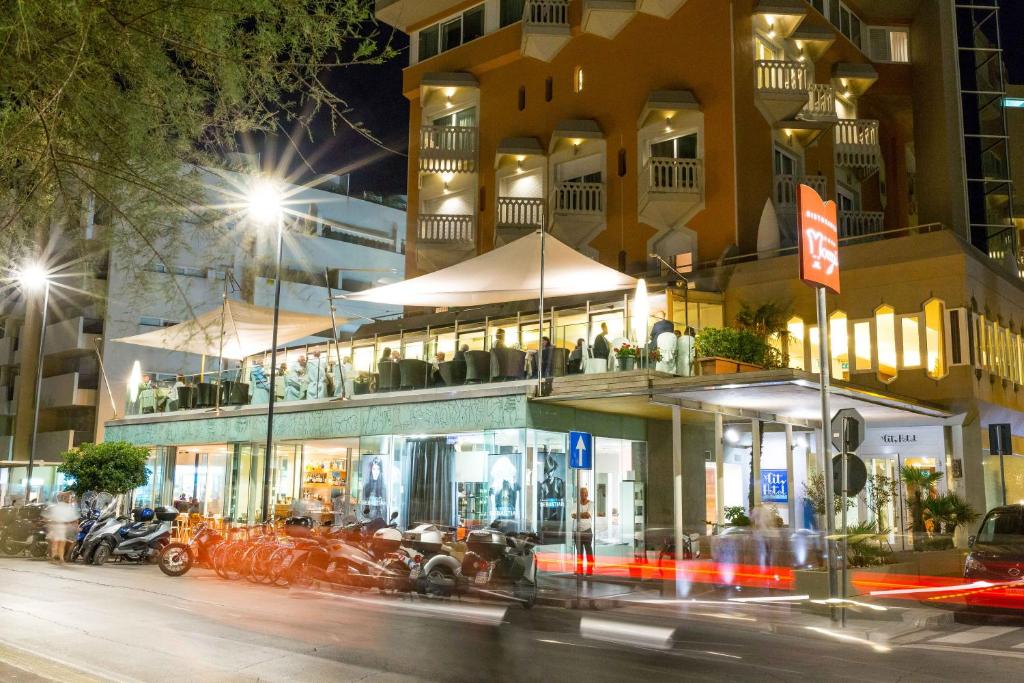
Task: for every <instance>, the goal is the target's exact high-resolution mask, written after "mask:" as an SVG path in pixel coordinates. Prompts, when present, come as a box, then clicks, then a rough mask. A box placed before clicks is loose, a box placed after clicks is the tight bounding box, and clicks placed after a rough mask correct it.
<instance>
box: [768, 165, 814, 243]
mask: <svg viewBox="0 0 1024 683" xmlns="http://www.w3.org/2000/svg"><path fill="white" fill-rule="evenodd" d="M800 185H808V186H810V187H813V188H814V190H815V191H816V192H817V193H818V194H819V195H821V196H822V197H828V179H827V178H826V177H825V176H820V175H818V176H802V177H801V176H795V175H777V176H775V188H774V193H773V195H772V198H773V200H774V203H775V214H776V216H777V218H778V219H779V237H780V242H781V244H782V245H783V246H793V245H795V244H796V202H797V195H798V192H797V188H798V187H799V186H800Z"/></svg>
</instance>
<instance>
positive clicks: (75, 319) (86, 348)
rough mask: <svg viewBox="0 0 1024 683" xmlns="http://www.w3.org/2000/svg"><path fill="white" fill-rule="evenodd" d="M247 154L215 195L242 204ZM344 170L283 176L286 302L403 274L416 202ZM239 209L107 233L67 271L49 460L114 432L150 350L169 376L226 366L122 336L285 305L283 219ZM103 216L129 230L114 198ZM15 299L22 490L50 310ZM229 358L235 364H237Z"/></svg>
mask: <svg viewBox="0 0 1024 683" xmlns="http://www.w3.org/2000/svg"><path fill="white" fill-rule="evenodd" d="M233 168H235V169H236V170H225V169H218V170H216V171H214V170H201V171H200V172H201V173H202V174H203V176H204V184H205V185H206V186H207V187H208V188H209V189H208V200H209V205H210V206H211V207H218V206H223V205H231V204H233V203H234V204H237V203H238V201H237V199H231V198H232V197H237V196H238V194H239V193H240V192H241V191H242V189H243V188H245V187H246V186H247V185H248V184H249V179H250V176H249V174H248V172H247V171H246V170H245V169H246V167H245V166H244V165H243V166H237V165H236V166H234V167H233ZM344 180H345V179H342V178H334V179H331V178H326V179H324V182H322V183H320V184H319V185H318V186H317V187H298V186H286V187H284V188H283V189H282V194H283V195H285V196H287V197H288V199H287V204H288V210H289V218H288V219H287V222H286V239H285V241H284V251H283V257H282V271H281V285H282V291H281V308H282V309H283V310H289V311H296V312H300V313H313V314H317V315H327V313H328V310H329V309H328V291H331V292H332V293H335V294H343V293H345V292H354V291H360V290H363V289H367V288H369V287H373V286H376V285H378V284H381V283H385V282H390V281H393V280H399V279H402V277H403V273H404V269H405V255H404V250H405V236H404V226H405V212H404V210H403V209H401V208H395V207H396V206H398V207H400V206H402V204H403V203H402V202H401V201H396V202H391V204H392V205H391V206H389V205H387V204H385V203H383V202H381V201H369V200H367V199H363V198H358V197H354V196H349V195H348V194H347V192H346V189H345V188H346V187H347V186H346V185H345V183H344V182H343V181H344ZM227 211H230V209H227ZM236 214H237V215H235V216H233V217H231V216H229V218H228V221H227V222H226V223H224V224H222V225H218V226H211V225H198V224H190V223H185V224H182V225H180V226H179V227H178V230H177V231H176V232H174V233H170V234H167V235H165V236H164V237H163V238H161V240H160V242H159V243H157V244H154V245H153V246H154V249H149V248H147V247H145V246H143V245H139V244H135V243H133V242H132V240H131V239H130V237H128V238H125V239H113V240H101V239H96V240H93V241H92V244H93V246H94V247H95V250H96V252H95V253H94V254H93V256H92V258H91V259H90V260H87V261H86V262H87V263H88V264H90V266H89V267H88V268H86V269H85V270H87V271H88V272H85V273H83V274H81V275H78V276H76V277H75V278H73V279H70V280H69V279H67V278H64V277H62V278H60V283H61V284H60V286H55V287H54V288H53V291H54V296H53V297H52V298H51V306H50V310H49V315H48V323H47V329H46V336H45V346H44V350H43V381H42V387H41V394H40V415H39V436H38V444H37V447H36V459H37V462H43V463H53V462H55V461H59V455H60V453H61V452H63V451H65V450H68V449H69V448H71V447H73V446H76V445H79V444H81V443H83V442H87V441H100V440H102V439H103V425H104V423H105V422H106V421H107V420H110V419H112V418H114V417H116V416H122V415H124V414H125V412H126V404H127V402H128V389H127V382H128V381H129V377H130V375H131V371H132V367H133V366H134V365H135V364H136V362H137V363H138V364H139V366H140V368H141V370H142V372H143V373H145V374H147V375H150V377H151V378H152V379H153V380H155V381H159V380H169V381H171V382H173V378H174V377H175V375H176V374H177V373H183V374H186V375H189V374H194V373H200V372H201V371H205V372H206V373H209V374H211V375H213V374H214V373H216V372H217V371H218V370H219V368H218V359H216V358H202V357H200V356H196V355H193V354H187V353H181V352H171V351H163V350H159V349H150V348H145V347H140V346H135V345H130V344H123V343H120V342H118V341H117V340H118V339H121V338H124V337H130V336H133V335H136V334H141V333H144V332H148V331H152V330H154V329H158V328H160V327H168V326H171V325H175V324H177V323H179V322H182V321H185V320H188V319H191V318H192V317H193V316H195V315H200V314H202V313H206V312H208V311H211V310H214V309H219V308H220V307H221V304H222V300H223V299H224V298H225V297H226V298H228V299H232V300H240V301H245V302H249V303H253V304H256V305H258V306H265V307H272V306H273V301H274V285H275V269H274V257H275V248H276V237H275V234H274V231H273V230H263V231H258V230H255V229H254V226H253V225H252V223H251V222H250V221H248V220H246V218H245V215H244V212H236ZM92 220H93V221H94V223H95V224H96V225H95V226H94V228H93V234H95V235H97V236H101V235H102V234H103V232H104V231H106V230H118V228H117V226H116V225H114V226H110V225H108V223H107V221H105V220H104V218H103V210H102V207H100V208H99V210H98V213H97V215H96V216H94V217H93V219H92ZM122 237H124V236H122ZM111 243H112V244H114V245H116V246H115V247H114V249H113V251H112V252H109V253H108V252H105V251H104V249H105V248H106V247H105V246H104V245H106V244H111ZM75 270H77V269H75ZM328 287H329V288H330V290H329V289H328ZM72 288H74V289H77V290H81V291H80V292H77V293H76V292H74V291H73V290H72ZM12 303H13V305H11V306H8V308H7V309H5V310H4V311H3V321H2V329H3V333H4V334H3V337H2V338H0V466H2V465H3V463H4V462H6V463H8V464H7V466H6V467H0V477H3V479H2V482H0V483H3V484H4V486H5V487H6V486H7V485H8V484H10V486H11V487H12V488H11V491H12V492H17V491H20V490H22V488H23V487H22V483H21V480H20V479H19V476H20V477H22V478H23V477H24V468H23V467H17V466H16V465H17V464H22V463H24V462H25V461H26V460H27V458H28V452H29V448H30V438H31V433H32V418H33V410H32V407H33V400H34V381H33V380H34V378H35V372H36V362H35V359H36V357H37V349H38V339H39V337H38V326H39V320H38V317H37V311H30V312H29V315H28V316H26V311H25V310H24V305H23V303H21V302H12ZM337 308H338V311H337V314H338V317H339V318H340V319H341V320H342V321H343V324H341V325H340V328H341V329H342V331H352V330H354V329H356V328H358V327H359V326H360V325H362V324H364V323H365V322H367V321H370V320H374V319H378V318H381V317H384V318H386V317H389V316H394V315H396V314H400V313H401V311H400V310H399V309H396V308H394V307H388V306H378V305H372V304H361V303H358V302H353V303H349V304H338V306H337ZM26 319H27V320H28V322H26ZM101 359H102V363H101V362H100V360H101ZM225 368H226V369H227V370H231V369H232V364H226V365H225ZM107 380H109V385H108V383H107ZM33 479H34V480H37V481H36V485H37V486H41V487H42V490H43V493H44V495H45V493H46V492H47V491H49V488H50V486H51V485H52V484H53V483H54V471H53V467H46V466H44V467H37V468H36V470H35V474H34V475H33ZM18 497H19V498H20V497H21V496H20V494H19V495H18Z"/></svg>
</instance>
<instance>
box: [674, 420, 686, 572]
mask: <svg viewBox="0 0 1024 683" xmlns="http://www.w3.org/2000/svg"><path fill="white" fill-rule="evenodd" d="M672 526H673V527H674V528H673V532H674V540H675V544H676V559H677V560H682V559H684V558H683V409H682V408H680V407H679V406H672Z"/></svg>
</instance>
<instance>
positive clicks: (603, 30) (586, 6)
mask: <svg viewBox="0 0 1024 683" xmlns="http://www.w3.org/2000/svg"><path fill="white" fill-rule="evenodd" d="M634 15H636V1H635V0H583V21H582V22H581V27H582V29H583V32H584V33H593V34H594V35H597V36H601V37H602V38H614V37H615V36H617V35H619V31H621V30H622V29H623V28H625V27H626V24H628V23H629V21H630V19H632V18H633V16H634Z"/></svg>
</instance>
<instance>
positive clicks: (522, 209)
mask: <svg viewBox="0 0 1024 683" xmlns="http://www.w3.org/2000/svg"><path fill="white" fill-rule="evenodd" d="M498 225H499V226H502V227H508V228H541V227H543V226H544V200H543V199H533V198H528V197H498Z"/></svg>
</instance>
